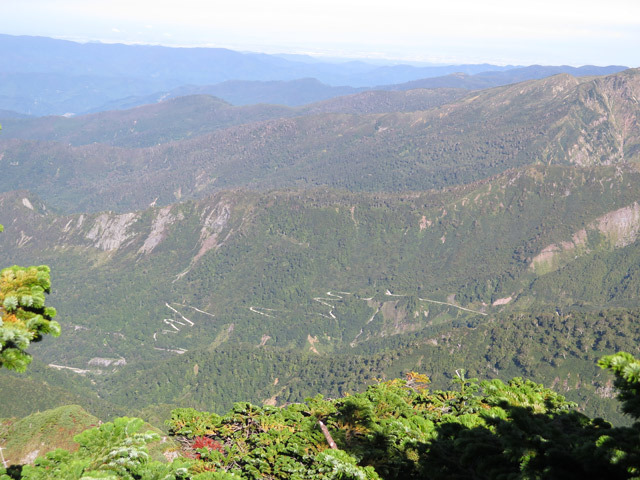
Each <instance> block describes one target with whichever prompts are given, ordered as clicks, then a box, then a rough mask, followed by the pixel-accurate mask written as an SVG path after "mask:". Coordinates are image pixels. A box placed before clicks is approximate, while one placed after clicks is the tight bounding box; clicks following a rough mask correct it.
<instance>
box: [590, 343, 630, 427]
mask: <svg viewBox="0 0 640 480" xmlns="http://www.w3.org/2000/svg"><path fill="white" fill-rule="evenodd" d="M598 363H599V365H600V366H601V367H602V368H604V369H607V370H610V371H611V372H613V374H614V375H615V387H616V389H617V390H618V399H619V400H620V402H621V403H622V411H623V412H625V413H627V414H629V415H631V417H633V418H634V419H635V420H640V361H639V360H637V359H635V358H634V357H633V355H631V354H630V353H627V352H619V353H616V354H615V355H608V356H606V357H603V358H602V359H601V360H600V361H599V362H598Z"/></svg>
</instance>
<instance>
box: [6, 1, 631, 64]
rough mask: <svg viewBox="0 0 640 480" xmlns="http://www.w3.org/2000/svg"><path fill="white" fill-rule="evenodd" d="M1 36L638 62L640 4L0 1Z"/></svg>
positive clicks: (418, 56)
mask: <svg viewBox="0 0 640 480" xmlns="http://www.w3.org/2000/svg"><path fill="white" fill-rule="evenodd" d="M0 33H5V34H10V35H40V36H47V37H54V38H64V39H68V40H76V41H83V42H84V41H102V42H109V43H114V42H118V43H144V44H160V45H167V46H181V47H189V46H211V47H224V48H231V49H234V50H240V51H253V52H264V53H296V54H310V55H315V56H320V57H325V58H326V57H342V58H368V59H397V60H402V61H412V62H430V63H449V64H452V63H458V64H459V63H485V62H487V63H494V64H502V65H507V64H511V65H530V64H544V65H560V64H564V65H574V66H579V65H585V64H592V65H612V64H616V65H626V66H631V67H637V66H640V0H606V1H603V0H580V1H575V0H530V1H527V2H524V1H520V0H510V1H506V0H440V1H438V2H435V1H431V0H422V1H408V0H386V1H379V0H367V1H365V0H322V1H317V0H226V1H220V0H172V1H165V0H100V1H96V0H0Z"/></svg>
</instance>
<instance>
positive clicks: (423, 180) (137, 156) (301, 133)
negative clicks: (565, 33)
mask: <svg viewBox="0 0 640 480" xmlns="http://www.w3.org/2000/svg"><path fill="white" fill-rule="evenodd" d="M639 85H640V73H639V72H638V70H627V71H625V72H622V73H619V74H615V75H611V76H608V77H603V78H596V79H591V80H578V79H576V78H573V77H570V76H568V75H559V76H555V77H551V78H548V79H544V80H537V81H532V82H525V83H523V84H516V85H511V86H507V87H500V88H496V89H491V90H487V91H482V92H478V93H477V94H474V95H472V96H470V97H466V98H465V99H461V100H458V101H454V102H453V103H450V104H447V105H443V106H440V107H437V108H434V109H431V110H426V111H416V112H408V113H405V112H395V113H389V114H371V115H347V114H320V115H307V116H302V117H295V118H286V119H276V120H271V121H266V122H258V123H252V124H247V125H240V126H237V127H230V128H227V129H223V130H219V131H216V132H213V133H209V134H204V135H201V136H197V137H195V138H192V139H185V140H181V141H176V142H170V143H167V144H161V145H157V146H153V147H148V148H136V149H131V148H123V147H112V146H106V145H102V144H91V145H85V146H78V147H74V146H69V145H68V144H61V143H57V142H53V143H52V142H39V141H29V140H12V139H7V140H2V141H1V142H0V152H1V153H0V155H1V156H2V159H1V160H0V167H2V168H3V169H7V171H10V172H11V175H7V176H4V177H2V179H0V189H2V190H4V191H8V190H11V189H13V188H14V187H15V185H16V184H19V185H21V186H23V187H24V188H27V189H31V190H33V191H35V192H37V193H38V195H40V196H41V197H42V198H43V200H45V201H46V202H47V203H48V204H50V205H51V206H52V207H54V208H60V209H63V210H66V211H75V212H79V211H100V210H104V209H112V210H118V211H120V212H125V211H130V210H132V209H139V208H143V207H145V206H147V205H149V204H151V203H153V202H157V203H158V204H160V205H166V204H168V203H171V202H174V201H176V200H177V199H182V198H194V197H202V196H204V195H206V194H208V193H211V192H213V191H216V190H220V189H223V188H229V187H238V186H247V187H251V188H259V189H268V188H281V187H304V188H309V187H313V186H318V185H326V186H329V187H333V188H346V189H349V190H355V191H375V190H378V191H379V190H385V191H401V190H413V191H419V190H425V189H429V188H436V187H437V188H442V187H445V186H447V185H455V184H462V183H469V182H472V181H475V180H479V179H482V178H486V177H488V176H490V175H494V174H497V173H500V172H503V171H505V170H507V169H509V168H514V167H519V166H523V165H527V164H532V163H537V162H544V163H552V164H571V163H573V164H577V165H602V164H605V165H606V164H612V163H620V162H624V161H631V160H633V159H635V158H637V156H638V122H637V121H636V120H635V119H637V115H638V104H637V102H636V101H634V98H636V97H637V96H638V95H640V94H639V93H638V89H639V88H640V86H639Z"/></svg>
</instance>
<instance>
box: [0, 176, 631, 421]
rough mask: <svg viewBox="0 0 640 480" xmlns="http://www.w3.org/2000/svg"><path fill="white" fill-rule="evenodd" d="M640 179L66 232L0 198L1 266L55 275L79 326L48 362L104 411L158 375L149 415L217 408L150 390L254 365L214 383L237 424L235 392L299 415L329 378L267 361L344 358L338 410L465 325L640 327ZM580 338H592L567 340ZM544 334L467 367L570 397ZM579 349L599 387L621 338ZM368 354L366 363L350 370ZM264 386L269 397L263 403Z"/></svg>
mask: <svg viewBox="0 0 640 480" xmlns="http://www.w3.org/2000/svg"><path fill="white" fill-rule="evenodd" d="M639 174H640V172H638V170H637V168H636V167H635V166H634V165H631V164H619V165H614V166H598V167H580V168H576V167H573V166H542V165H538V166H535V167H526V168H521V169H514V170H511V171H509V172H507V173H505V174H502V175H499V176H497V177H495V178H492V179H490V180H486V181H481V182H478V183H475V184H470V185H467V186H462V187H456V188H451V189H448V190H446V191H441V192H439V191H431V192H427V193H420V194H417V193H416V194H390V193H372V194H351V193H346V192H336V191H333V190H325V189H322V190H315V191H284V192H277V191H272V192H269V193H259V192H251V191H228V192H221V193H219V194H217V195H216V196H214V197H210V198H207V199H204V200H200V201H197V202H186V203H179V204H174V205H171V206H167V207H162V208H161V207H153V208H150V209H148V210H145V211H140V212H130V213H124V214H115V213H100V214H79V215H78V214H76V215H68V216H60V215H57V214H54V213H51V212H49V210H48V209H47V208H46V207H45V205H44V204H43V203H42V202H41V201H39V200H37V199H36V198H35V197H33V196H31V195H30V194H28V193H27V192H10V193H7V194H3V195H2V197H0V205H2V208H1V212H2V214H1V215H0V222H2V223H3V224H4V225H5V226H6V231H5V232H4V233H3V243H2V247H1V250H0V252H1V255H2V258H6V259H7V260H5V262H8V261H9V259H11V261H14V262H16V263H25V262H29V261H31V262H33V263H46V264H49V265H50V266H51V268H52V270H53V271H54V272H55V281H54V285H55V288H54V290H53V291H52V294H51V296H50V299H51V302H52V304H55V305H56V307H57V308H58V309H59V310H60V311H63V312H66V313H65V322H64V324H63V327H64V335H62V337H61V338H58V339H56V340H55V341H49V340H47V341H45V342H43V343H42V344H40V345H34V346H33V352H35V353H36V355H37V356H38V357H39V358H47V359H48V362H49V363H52V364H55V365H58V366H59V368H74V369H78V371H79V372H80V373H86V374H88V375H90V376H93V377H94V381H95V382H97V383H98V384H101V385H105V390H104V391H103V392H102V393H101V396H102V398H103V399H107V400H108V399H109V398H110V395H113V399H115V398H118V399H119V401H120V402H124V403H122V405H130V404H132V403H135V402H132V400H131V399H126V397H127V393H126V390H127V389H128V386H129V385H131V380H130V379H129V378H128V375H130V374H129V373H127V372H129V371H130V372H135V371H136V370H137V369H139V368H141V365H143V364H144V365H146V366H145V367H144V370H143V372H144V373H143V374H142V378H141V379H140V380H139V381H135V382H133V383H136V384H138V385H140V388H138V389H136V391H135V396H136V398H138V399H139V400H138V402H139V403H137V406H138V407H139V408H142V407H144V406H145V405H144V404H145V402H146V401H147V400H148V401H149V403H169V404H170V403H174V404H175V402H178V401H179V399H180V398H194V399H196V398H197V399H198V400H194V401H197V402H206V399H207V398H209V399H210V398H211V395H214V394H212V393H210V386H209V385H208V384H207V383H206V382H205V383H203V385H207V386H206V387H204V390H201V392H202V393H198V392H199V390H198V389H197V388H194V387H193V386H191V387H188V388H187V387H185V388H184V389H180V388H178V387H176V388H173V389H170V388H167V387H161V388H159V389H158V388H157V387H153V388H152V390H151V391H150V392H145V390H144V389H143V387H142V385H145V384H146V382H147V381H150V382H152V383H153V382H154V380H153V379H154V378H156V377H155V376H156V375H157V376H159V377H162V378H165V379H166V381H162V382H160V383H159V385H164V384H165V383H166V382H169V383H171V384H174V385H181V382H182V381H183V380H184V379H185V378H189V377H188V376H185V373H184V368H186V367H185V365H187V364H188V365H189V367H188V368H189V369H190V371H193V368H194V365H195V364H198V365H199V367H198V368H202V369H203V371H209V370H208V369H209V368H212V367H210V366H207V365H216V364H218V365H220V366H222V365H226V362H227V361H232V362H233V360H232V358H233V357H224V355H226V354H225V353H223V352H225V351H226V352H229V353H233V354H234V355H235V354H238V355H239V354H240V352H241V351H243V350H246V353H247V355H248V357H247V360H246V364H247V369H248V370H247V375H246V378H247V383H246V384H243V383H242V382H237V378H238V374H237V372H236V373H230V372H235V370H234V369H233V368H229V369H227V368H222V367H221V368H219V369H217V370H216V371H217V372H218V373H217V374H216V375H214V376H213V377H211V378H215V382H216V384H219V385H220V384H223V383H224V382H225V381H227V380H224V379H223V378H228V379H229V380H228V381H233V382H236V383H235V386H233V387H230V388H229V389H228V390H227V392H228V393H227V394H222V393H218V394H215V395H216V398H217V400H216V402H217V403H219V404H220V405H221V406H223V407H225V408H226V407H228V406H229V405H230V403H231V402H232V401H233V398H234V393H233V392H236V390H235V388H239V389H240V390H238V393H239V392H242V391H247V390H251V391H252V392H253V393H252V395H256V397H251V399H252V400H254V399H255V400H254V401H257V400H266V399H268V398H271V397H272V396H274V395H275V396H276V399H277V398H278V395H281V400H283V399H289V400H292V399H301V398H304V395H306V394H309V393H311V392H309V387H308V385H314V380H312V379H313V378H314V377H315V376H319V374H318V375H315V374H309V376H306V377H304V376H303V378H304V380H298V378H299V376H300V375H302V374H301V373H299V370H298V369H297V368H296V367H293V366H287V367H285V371H282V372H279V371H278V370H275V371H274V372H273V375H271V377H273V378H271V377H268V376H266V375H261V374H258V375H254V374H253V373H249V372H255V371H260V369H261V368H263V366H261V364H265V363H276V364H283V365H305V362H307V361H308V362H311V363H310V364H309V366H308V367H307V368H306V371H307V372H326V371H327V370H326V368H325V364H324V362H325V361H326V360H324V359H323V355H325V354H328V353H331V354H332V361H334V362H338V365H339V366H336V367H335V368H334V370H335V371H336V376H335V377H329V376H326V378H325V380H323V382H324V383H321V384H322V385H327V387H326V388H329V389H331V390H330V391H332V392H335V393H336V394H337V393H342V392H344V391H346V390H347V389H348V388H347V387H346V386H348V385H351V387H349V388H354V387H357V386H358V385H362V384H363V383H366V382H367V380H368V379H372V378H374V377H376V376H378V375H383V374H384V375H391V374H399V373H400V372H401V371H402V369H403V368H405V367H406V366H407V363H406V362H409V363H410V362H412V361H416V359H417V358H419V357H416V356H412V357H410V360H407V359H406V358H405V357H406V356H405V354H404V353H402V352H406V351H407V348H406V345H409V344H412V342H416V341H417V342H418V343H420V342H419V339H420V338H423V337H424V338H427V339H429V340H430V341H431V340H432V339H433V338H436V341H437V335H445V336H448V335H452V331H453V330H452V329H454V327H455V328H458V327H463V326H465V325H472V326H474V325H477V324H480V323H482V324H485V323H486V324H487V325H492V322H502V321H505V320H504V318H506V317H504V315H505V314H507V313H508V312H520V311H525V312H528V313H527V315H534V316H535V315H538V314H545V313H549V314H552V315H559V313H558V312H561V313H562V318H563V319H564V318H565V316H566V315H568V316H569V317H567V318H573V317H572V316H573V315H578V314H581V313H580V312H586V313H588V312H599V311H602V309H609V308H611V307H627V308H630V309H632V310H631V311H632V312H633V311H634V310H633V309H635V308H637V306H638V300H637V299H638V294H637V293H638V291H639V290H640V284H639V283H638V278H639V277H638V275H637V272H636V271H637V268H638V265H639V263H638V261H637V256H638V251H637V242H636V239H637V235H638V231H639V229H640V207H638V205H637V198H638V191H637V189H638V185H640V181H639V180H640V179H638V175H639ZM114 278H118V282H113V279H114ZM572 312H574V313H572ZM605 315H606V316H608V315H609V313H605ZM612 315H613V314H612ZM631 315H635V314H634V313H631ZM509 318H511V320H509V321H510V322H514V323H517V320H513V318H512V317H509ZM515 318H517V317H515ZM589 318H592V317H589ZM593 318H597V315H596V316H595V317H593ZM589 321H591V320H589ZM594 321H595V320H594ZM624 325H626V326H625V327H624V329H625V330H624V332H623V335H624V336H625V337H628V338H629V339H630V340H629V341H631V342H632V339H637V333H636V332H635V331H634V330H633V328H634V327H633V322H631V323H629V324H624ZM456 326H457V327H456ZM483 328H485V327H483ZM567 328H568V329H569V330H567V332H568V331H572V332H573V331H575V330H576V328H578V327H567V326H566V325H564V324H562V325H556V326H554V327H553V329H554V330H557V331H562V330H563V329H567ZM507 330H509V329H507ZM534 331H535V329H534ZM460 332H461V333H457V334H456V335H463V333H462V332H463V330H462V331H460ZM433 335H436V337H433ZM474 335H478V333H475V334H474ZM483 335H489V333H484V334H483ZM538 335H540V333H531V335H530V336H529V337H527V338H528V340H526V341H525V340H524V339H523V340H522V342H524V343H523V345H524V344H527V342H529V343H528V344H529V347H526V348H525V347H522V346H519V347H516V346H515V345H516V344H514V343H512V344H510V345H512V349H511V350H509V351H508V352H503V353H500V354H497V353H496V354H495V355H493V354H488V353H485V354H484V355H485V356H484V357H483V356H482V355H480V356H479V357H473V355H474V354H473V353H472V352H471V351H468V352H467V351H466V350H464V349H463V350H462V352H467V353H465V355H466V357H467V358H469V359H470V358H477V360H473V365H466V366H465V368H469V369H474V368H477V371H482V365H483V362H485V361H487V362H488V365H491V368H493V369H495V371H496V375H503V376H502V378H505V377H504V375H507V373H508V374H509V375H514V374H527V375H528V376H531V377H532V378H535V379H536V380H544V381H553V379H554V378H555V375H554V374H553V373H552V372H553V370H552V369H551V368H550V369H549V371H548V372H547V373H545V374H543V376H542V377H541V378H540V379H539V378H538V377H536V375H537V374H538V373H541V372H542V371H543V370H544V368H543V365H547V364H549V365H552V364H555V363H557V362H558V360H557V356H558V355H559V354H560V353H559V352H557V351H555V350H552V351H550V353H549V354H548V355H546V356H545V360H544V361H543V363H539V362H540V361H542V357H540V356H539V355H540V354H539V353H531V349H532V346H531V345H533V344H535V342H534V341H533V340H532V339H534V338H538ZM545 335H547V336H546V337H545ZM549 335H551V337H548V336H549ZM558 335H559V334H552V333H549V332H547V333H545V334H544V335H543V337H544V338H543V340H544V342H545V344H549V343H551V344H554V343H553V342H555V340H552V338H555V337H556V336H558ZM568 335H569V334H568ZM602 335H605V333H603V334H602ZM606 335H609V334H606ZM611 335H615V333H611ZM396 337H398V340H394V339H395V338H396ZM401 338H405V340H402V339H401ZM482 338H485V337H482ZM489 338H492V340H491V341H490V342H488V348H500V345H503V344H504V338H502V337H501V336H500V335H495V333H492V334H491V336H490V337H489ZM570 338H572V340H571V346H572V347H571V348H574V349H575V352H582V350H583V349H584V348H587V351H585V353H584V354H583V353H576V355H577V358H578V359H579V360H576V361H578V362H586V363H580V366H579V367H576V369H575V370H577V371H583V369H587V371H588V370H589V368H592V366H593V359H594V358H595V357H597V356H598V355H600V354H602V353H610V350H609V349H610V348H613V347H611V345H613V343H611V341H609V340H606V341H605V340H602V342H601V343H598V344H597V345H595V346H590V347H585V345H583V344H581V343H579V342H580V339H579V337H578V336H576V335H575V333H573V334H571V335H570ZM589 338H591V337H589ZM606 338H609V337H606ZM485 340H486V338H485ZM380 342H381V343H380ZM395 342H400V343H398V344H396V343H395ZM437 342H438V341H437ZM531 342H534V343H533V344H532V343H531ZM459 343H461V344H465V345H468V344H467V342H459ZM369 344H371V345H374V346H372V347H371V348H368V347H367V345H369ZM239 345H242V347H241V348H240V347H238V346H239ZM427 345H430V344H427ZM447 345H448V343H447ZM606 345H609V347H607V346H606ZM627 347H628V348H627V350H630V351H633V348H632V345H628V346H627ZM272 348H275V350H273V352H274V353H269V354H268V355H281V356H282V357H280V358H282V360H281V361H278V362H273V361H271V362H265V361H264V358H265V357H263V355H267V353H265V352H267V351H272V350H271V349H272ZM474 348H475V347H474ZM389 349H390V351H391V352H394V351H396V353H390V355H391V357H392V358H394V356H398V355H399V357H398V358H404V360H400V359H398V360H394V361H389V360H388V359H386V358H387V357H384V356H383V357H384V358H382V357H381V358H378V357H376V355H377V353H378V352H386V351H388V350H389ZM591 349H593V350H591ZM449 350H450V348H444V351H441V347H439V348H431V347H428V348H427V350H426V352H425V353H424V358H423V359H422V360H420V362H422V364H424V365H437V366H438V367H441V366H442V364H440V363H437V361H436V360H435V358H436V357H438V358H452V357H447V356H445V353H446V352H447V351H449ZM480 351H481V350H479V351H478V352H480ZM185 352H188V353H185ZM191 352H193V353H191ZM305 352H306V353H305ZM356 352H362V353H363V354H365V353H366V355H367V356H365V357H362V358H361V359H359V360H356V359H354V358H351V357H350V355H352V354H353V353H356ZM523 352H525V353H523ZM526 352H529V353H526ZM553 352H555V353H553ZM589 352H591V353H589ZM564 353H566V352H564ZM303 354H304V355H305V358H307V360H304V361H303V360H301V359H300V358H301V357H299V356H300V355H303ZM342 354H344V355H345V356H344V357H341V356H340V355H342ZM451 354H452V352H449V355H451ZM175 355H179V356H180V357H179V358H180V360H176V362H177V363H176V365H180V366H176V367H175V368H174V367H170V366H169V365H172V363H165V362H164V361H163V362H162V363H161V365H160V366H159V367H158V368H157V369H156V370H154V369H153V367H152V365H155V364H156V363H157V362H158V360H159V359H164V358H166V357H167V356H169V357H171V356H175ZM212 355H213V356H212ZM219 355H222V357H219ZM421 355H422V354H421ZM486 355H489V357H488V358H491V359H493V360H492V361H491V360H487V357H486ZM531 355H533V356H531ZM316 357H317V358H316ZM509 357H513V358H520V360H517V361H516V363H515V364H514V365H515V366H512V365H511V364H510V363H506V364H505V363H504V362H505V361H504V360H502V363H499V361H498V359H499V358H509ZM224 358H227V359H228V360H224ZM269 358H271V359H273V358H275V357H269ZM295 358H297V360H291V361H288V360H285V359H295ZM340 358H343V359H344V360H340V361H339V359H340ZM460 358H464V357H460ZM553 358H556V360H552V359H553ZM183 359H184V360H183ZM198 359H199V360H198ZM483 359H484V360H483ZM563 360H564V359H563ZM140 362H143V363H140ZM144 362H147V363H144ZM184 362H187V363H184ZM341 362H342V363H341ZM353 362H356V363H355V364H353ZM380 362H382V363H380ZM430 362H436V363H430ZM545 362H546V363H545ZM236 364H237V362H236ZM358 364H361V365H367V366H366V367H357V366H355V365H358ZM125 365H126V366H125ZM249 365H253V366H249ZM311 365H313V366H311ZM526 365H529V367H526ZM589 365H590V366H589ZM401 366H402V367H401ZM458 366H461V365H458ZM148 368H151V370H147V369H148ZM361 368H364V371H366V372H368V373H367V374H366V375H363V376H362V377H361V378H359V379H358V380H357V381H356V380H354V379H353V377H352V376H349V375H345V374H344V372H345V371H346V372H354V371H358V370H359V369H361ZM255 369H257V370H255ZM514 369H515V370H514ZM116 370H117V371H119V372H120V373H119V374H118V375H115V376H113V380H111V375H110V373H111V372H113V371H116ZM196 370H198V369H196ZM434 370H437V371H443V369H442V368H437V369H436V368H435V367H434ZM444 370H446V369H444ZM502 370H504V372H502V373H501V371H502ZM152 371H156V373H153V374H152V373H150V372H152ZM225 372H227V373H225ZM286 372H289V373H286ZM567 373H568V370H567ZM195 375H196V377H197V373H196V374H195ZM225 375H226V377H225ZM551 375H553V378H551ZM207 376H208V375H205V377H207ZM257 377H258V378H263V379H264V380H263V381H264V382H265V385H264V386H263V387H260V388H257V387H256V384H255V382H256V380H255V378H257ZM40 378H42V377H40ZM267 378H270V379H269V380H268V381H267ZM276 378H278V379H280V380H278V382H276V383H275V384H274V382H275V379H276ZM231 379H236V380H231ZM286 379H288V380H286ZM434 381H438V376H437V375H435V376H434ZM290 382H293V383H290ZM318 382H321V381H320V380H318ZM118 385H121V387H120V386H118ZM249 385H252V386H251V388H250V387H249ZM332 385H333V386H332ZM339 385H343V386H342V387H340V386H339ZM345 385H346V386H345ZM267 387H268V388H267ZM600 387H602V385H597V386H595V387H593V389H596V388H600ZM145 388H146V387H145ZM589 388H590V387H589ZM281 390H282V391H281ZM587 390H589V389H587ZM186 392H190V393H186ZM580 394H581V395H583V392H580ZM185 395H186V396H185ZM201 395H202V396H201ZM582 398H584V395H583V397H582ZM116 403H117V402H116ZM198 405H200V406H201V408H204V407H202V404H200V403H198Z"/></svg>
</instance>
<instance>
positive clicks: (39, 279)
mask: <svg viewBox="0 0 640 480" xmlns="http://www.w3.org/2000/svg"><path fill="white" fill-rule="evenodd" d="M49 272H50V269H49V267H47V266H46V265H41V266H39V267H28V268H24V267H18V266H13V267H9V268H5V269H3V270H1V271H0V367H3V366H4V367H6V368H9V369H11V370H16V371H24V370H25V369H26V368H27V365H28V364H29V363H30V361H31V357H30V355H29V354H28V353H26V351H25V350H26V349H27V347H28V346H29V344H30V343H31V342H37V341H40V340H41V339H42V336H43V335H47V334H51V335H53V336H54V337H57V336H58V335H60V325H59V324H58V322H56V321H53V320H52V319H53V317H55V316H56V310H55V309H54V308H52V307H45V305H44V302H45V297H44V295H45V293H49V291H50V289H51V281H50V279H49Z"/></svg>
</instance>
